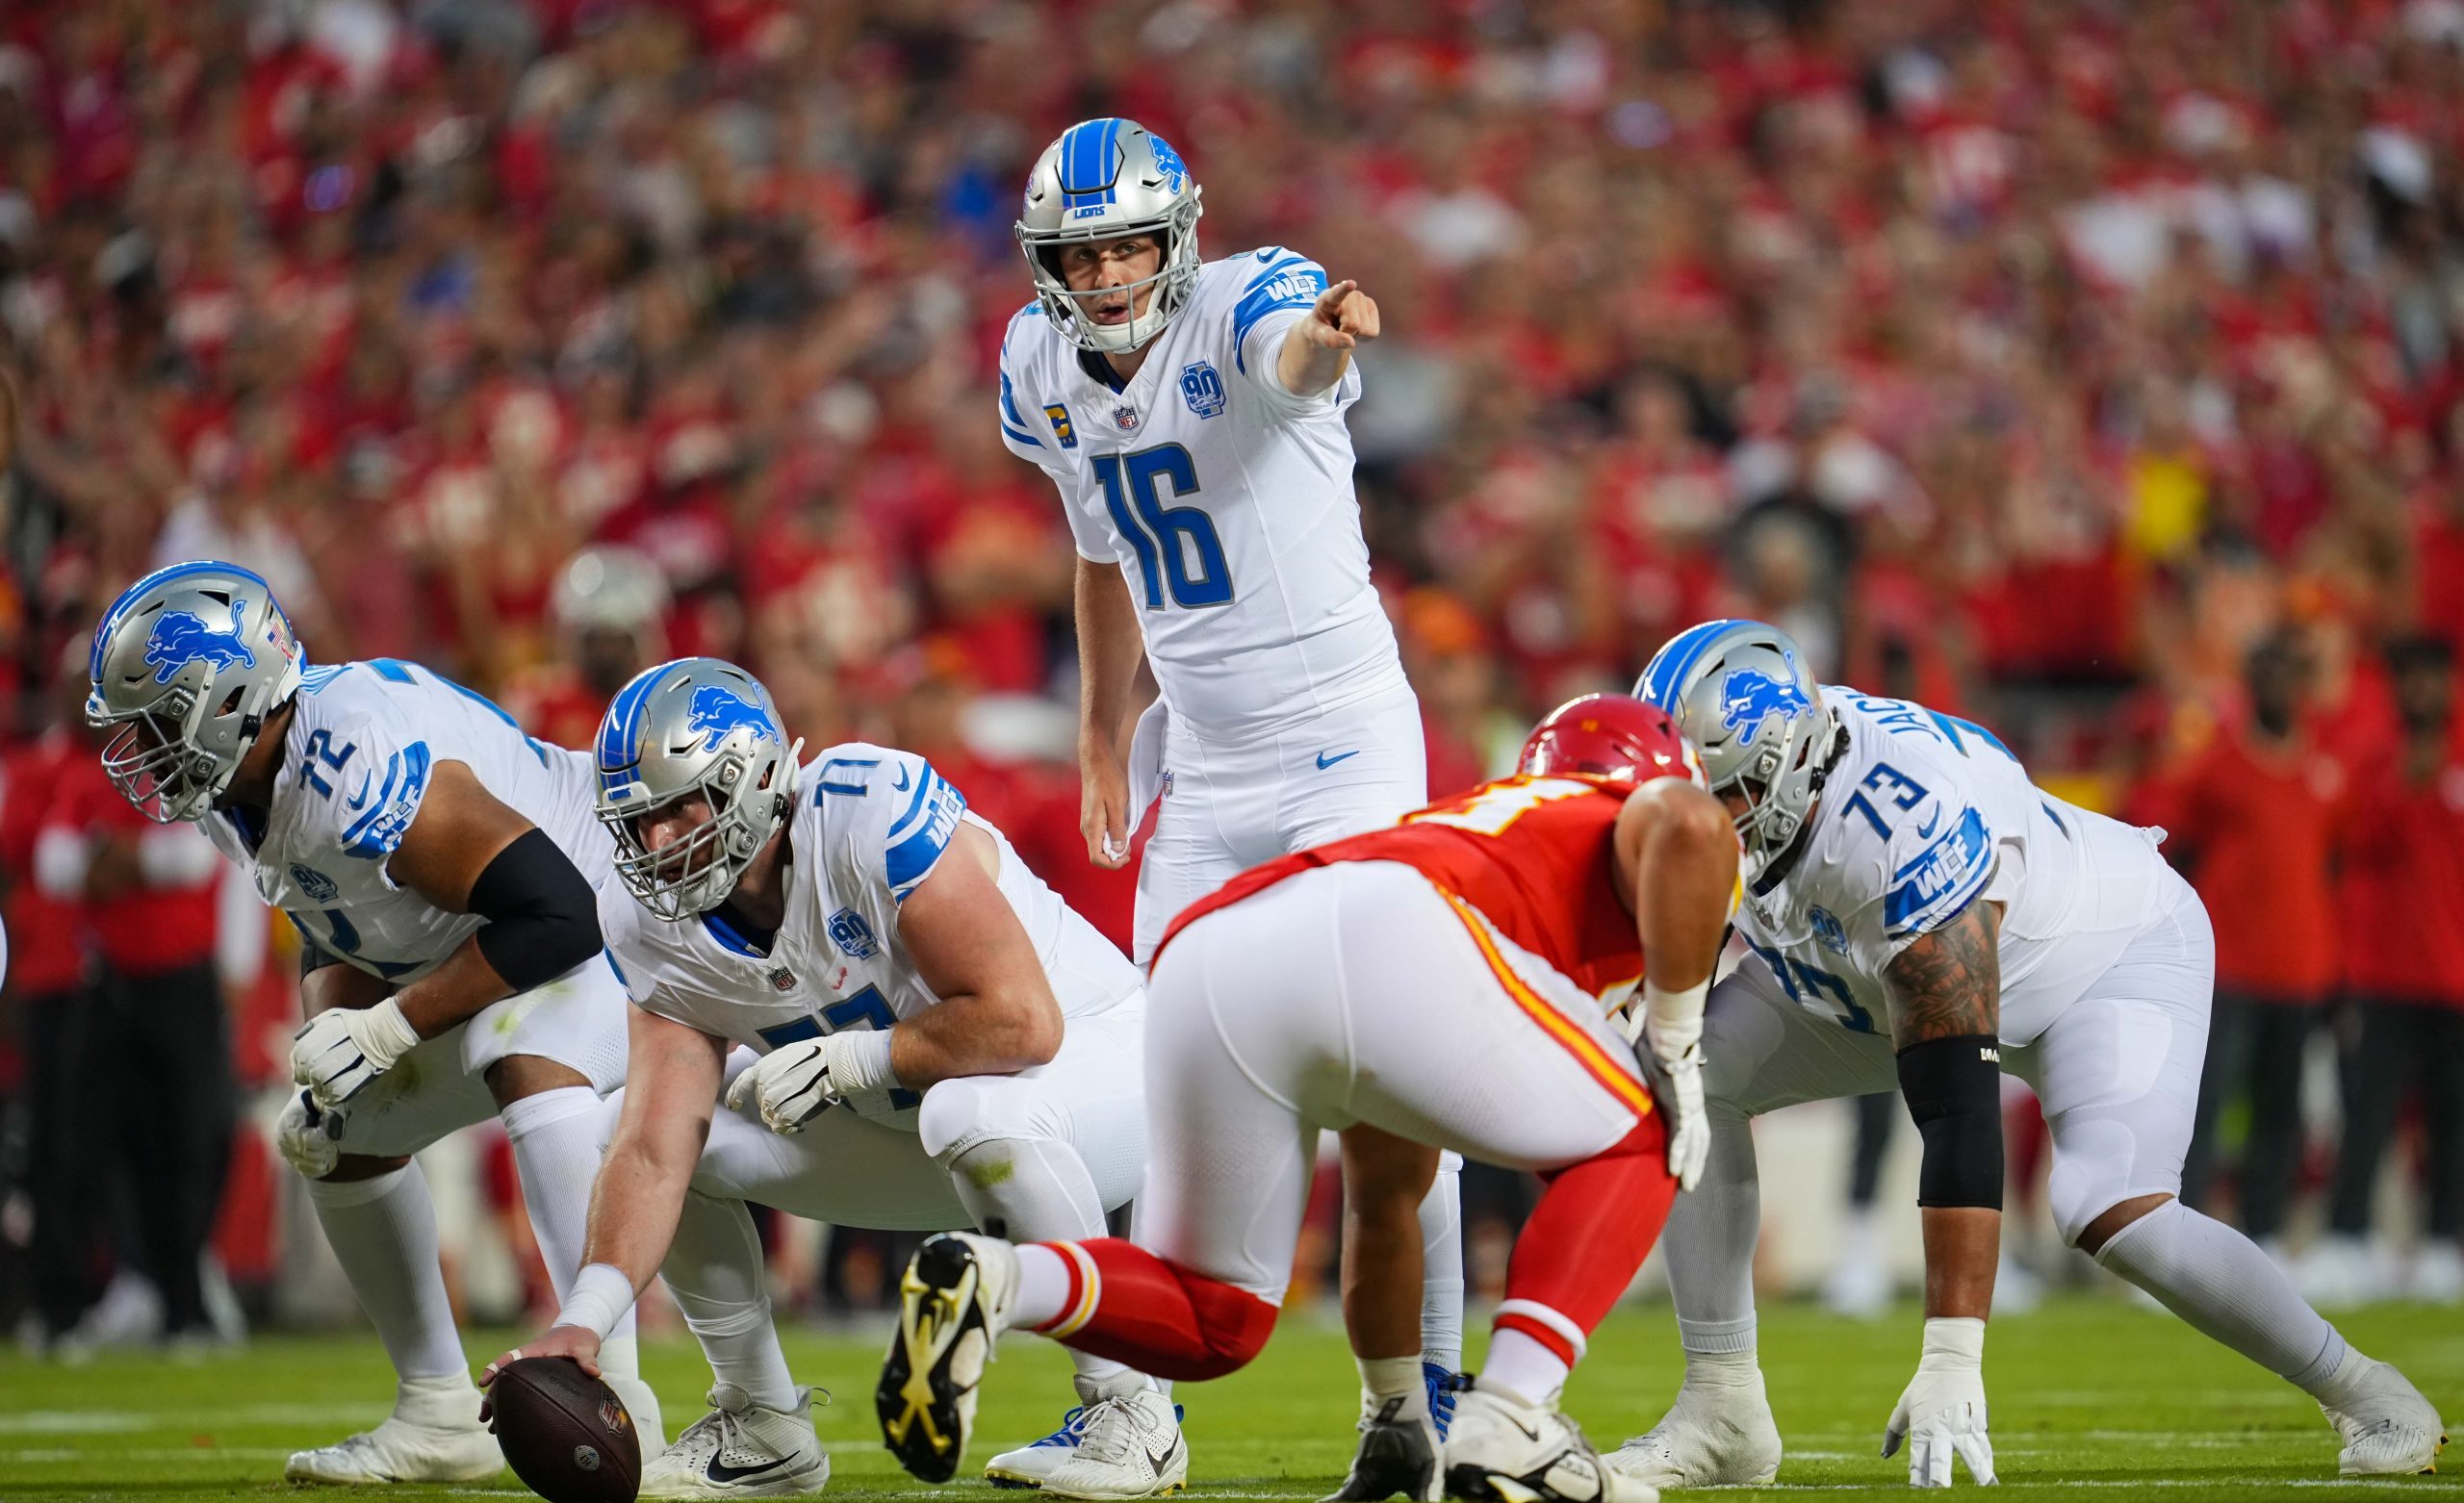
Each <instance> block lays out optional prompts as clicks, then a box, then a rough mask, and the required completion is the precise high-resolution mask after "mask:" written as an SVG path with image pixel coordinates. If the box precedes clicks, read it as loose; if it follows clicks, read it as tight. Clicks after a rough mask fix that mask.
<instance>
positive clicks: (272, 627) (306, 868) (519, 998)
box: [87, 562, 659, 1483]
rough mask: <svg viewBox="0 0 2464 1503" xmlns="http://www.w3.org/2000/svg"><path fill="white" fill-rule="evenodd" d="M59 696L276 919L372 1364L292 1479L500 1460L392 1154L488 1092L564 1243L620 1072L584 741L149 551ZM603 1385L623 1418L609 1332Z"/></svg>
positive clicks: (307, 1109)
mask: <svg viewBox="0 0 2464 1503" xmlns="http://www.w3.org/2000/svg"><path fill="white" fill-rule="evenodd" d="M90 678H91V680H92V688H91V694H90V698H89V700H88V701H87V716H88V718H89V719H90V721H92V722H93V723H94V724H95V725H96V726H107V727H110V728H112V729H113V731H114V732H115V733H114V735H113V737H112V739H111V741H110V742H109V744H108V745H107V746H106V747H105V749H104V752H103V765H104V768H105V770H106V772H108V773H109V774H110V776H111V777H112V780H113V782H114V783H115V784H116V786H117V787H118V788H119V790H120V792H121V793H122V794H123V795H125V796H126V797H127V798H128V799H129V801H130V802H133V803H135V804H136V805H137V807H138V808H139V809H140V810H141V811H142V812H144V813H145V814H147V815H148V816H149V817H151V818H154V819H158V820H164V821H169V820H193V821H196V822H198V824H199V825H200V826H201V827H202V828H203V829H204V831H205V833H206V835H207V836H208V837H209V838H210V839H212V841H213V842H214V844H215V845H216V846H217V847H218V849H219V850H220V851H221V852H222V853H223V854H224V855H225V856H227V857H229V858H230V859H231V860H232V861H233V862H234V863H236V864H237V865H238V866H239V867H240V868H241V869H242V870H243V871H244V872H246V873H247V874H248V876H249V878H250V879H252V880H253V881H254V883H255V885H256V888H257V891H258V893H259V894H260V895H261V896H262V897H263V898H264V899H265V901H266V902H267V904H269V905H271V906H273V907H276V908H279V909H281V910H282V911H283V913H284V914H285V915H286V916H287V917H289V918H290V920H291V921H292V923H293V924H295V925H296V926H297V927H298V929H299V930H300V933H301V935H302V937H303V940H304V942H305V943H304V954H305V955H306V961H305V964H306V966H307V968H308V969H307V973H306V976H305V978H304V979H303V981H302V982H301V985H300V992H301V998H302V1001H303V1002H304V1003H305V1004H306V1006H307V1010H308V1012H309V1013H310V1018H309V1022H308V1024H307V1026H306V1027H305V1028H303V1029H302V1030H301V1031H300V1034H299V1036H298V1038H297V1039H296V1040H295V1045H294V1049H293V1055H292V1067H293V1074H294V1076H295V1079H296V1080H297V1082H298V1083H300V1084H301V1085H302V1086H304V1087H306V1089H304V1090H302V1091H301V1092H300V1094H299V1095H298V1096H297V1097H296V1098H295V1099H294V1100H293V1101H292V1103H291V1104H290V1106H289V1108H287V1109H286V1110H285V1112H284V1114H283V1118H282V1121H281V1123H280V1125H279V1128H278V1130H277V1143H278V1145H279V1147H280V1148H281V1150H282V1153H283V1156H284V1157H285V1158H286V1159H289V1160H290V1162H291V1163H292V1165H293V1166H294V1167H295V1168H296V1169H298V1170H299V1172H300V1173H301V1174H302V1175H303V1176H305V1177H306V1179H307V1181H308V1192H309V1199H310V1203H311V1204H312V1205H313V1206H315V1208H316V1210H317V1216H318V1220H319V1221H320V1223H321V1225H322V1226H323V1228H324V1231H325V1236H326V1238H327V1240H328V1241H330V1242H331V1243H332V1244H333V1248H334V1252H335V1255H336V1257H337V1258H338V1259H339V1260H340V1261H341V1262H342V1265H343V1268H344V1271H345V1272H346V1273H347V1275H348V1276H349V1278H350V1281H351V1286H352V1289H353V1291H354V1292H355V1293H356V1294H357V1295H358V1296H359V1302H360V1306H361V1308H362V1309H363V1310H365V1311H366V1312H368V1315H369V1318H370V1319H371V1320H372V1322H373V1323H374V1324H375V1326H376V1329H377V1334H378V1335H379V1336H380V1337H382V1338H383V1340H384V1343H385V1349H386V1353H387V1355H388V1356H389V1357H391V1358H392V1360H393V1363H394V1366H395V1370H396V1372H397V1374H398V1378H399V1388H398V1395H397V1400H396V1404H395V1409H394V1414H393V1415H392V1416H391V1417H390V1418H388V1419H386V1420H385V1421H384V1422H383V1423H382V1424H380V1425H378V1426H377V1427H376V1428H375V1429H374V1430H372V1431H369V1432H365V1433H363V1434H360V1435H355V1436H352V1437H350V1438H349V1439H346V1440H344V1441H342V1442H340V1443H339V1444H336V1445H331V1446H326V1447H322V1448H321V1449H318V1450H313V1451H303V1452H300V1453H298V1454H297V1455H295V1456H293V1457H292V1458H291V1461H290V1465H288V1466H287V1467H286V1468H285V1475H287V1476H288V1477H290V1478H291V1479H292V1480H294V1481H304V1482H334V1483H372V1482H467V1481H471V1480H474V1479H476V1478H481V1477H488V1476H493V1475H495V1473H496V1472H497V1470H498V1469H499V1467H500V1466H501V1465H502V1458H501V1455H500V1453H499V1452H498V1450H497V1446H496V1442H495V1440H494V1439H493V1438H492V1437H490V1436H489V1435H488V1433H487V1432H486V1430H485V1429H483V1428H482V1427H481V1426H480V1425H479V1423H478V1418H477V1415H478V1394H477V1392H476V1390H475V1389H474V1388H473V1387H472V1384H471V1377H470V1368H469V1365H468V1363H466V1361H465V1360H464V1358H463V1355H462V1348H461V1342H460V1339H459V1337H457V1336H456V1334H455V1331H454V1327H453V1315H452V1311H451V1308H450V1306H449V1304H448V1302H447V1298H446V1290H445V1284H444V1279H443V1275H442V1273H441V1271H440V1268H439V1265H438V1261H437V1239H436V1214H435V1211H434V1210H433V1208H432V1207H431V1206H430V1204H429V1200H428V1193H427V1185H426V1183H425V1182H424V1180H423V1179H422V1178H421V1175H420V1169H419V1166H418V1164H416V1163H415V1162H412V1161H411V1159H410V1156H411V1155H413V1154H415V1153H417V1152H418V1151H419V1150H421V1149H423V1148H425V1147H427V1146H428V1145H429V1144H430V1143H433V1142H435V1141H436V1140H437V1139H439V1138H441V1137H444V1136H445V1135H446V1134H449V1133H451V1132H453V1131H455V1130H456V1129H458V1128H463V1127H467V1126H469V1125H471V1124H472V1123H475V1122H477V1121H479V1120H481V1119H482V1118H485V1117H487V1116H490V1115H496V1116H499V1117H501V1119H502V1120H503V1122H504V1126H505V1133H506V1136H507V1137H508V1138H509V1139H510V1140H511V1142H512V1145H513V1151H514V1159H515V1162H516V1164H517V1166H518V1167H519V1169H520V1173H521V1179H522V1185H523V1192H524V1199H525V1201H526V1205H527V1207H528V1209H529V1211H530V1220H531V1225H532V1228H533V1229H534V1231H535V1232H536V1233H537V1236H538V1239H539V1246H540V1251H541V1253H542V1255H543V1256H544V1258H545V1260H546V1262H547V1264H548V1271H549V1273H550V1275H551V1277H552V1279H553V1280H554V1281H555V1284H556V1286H557V1288H558V1290H559V1291H560V1292H561V1291H562V1290H563V1289H565V1288H566V1287H567V1286H569V1285H570V1283H571V1281H572V1277H573V1274H574V1272H575V1270H576V1269H578V1267H579V1266H580V1253H581V1236H582V1225H583V1217H584V1212H585V1210H586V1205H587V1197H588V1195H589V1192H590V1182H591V1176H592V1174H593V1172H594V1171H595V1170H596V1168H597V1159H598V1143H599V1137H600V1134H601V1119H602V1112H601V1107H600V1098H601V1096H602V1095H603V1094H604V1093H605V1092H607V1091H609V1090H612V1089H613V1088H614V1087H615V1086H616V1085H617V1084H618V1083H620V1082H621V1081H622V1080H623V1079H624V1074H625V1013H626V1007H625V994H624V988H623V985H622V983H621V981H619V980H618V978H617V975H616V972H615V970H614V969H613V968H612V967H611V966H610V965H609V963H608V961H607V959H606V957H605V956H604V955H603V954H602V953H601V943H600V934H599V924H598V915H597V902H596V898H595V895H594V894H593V892H592V884H593V880H594V879H599V878H604V877H605V876H606V875H607V873H608V871H609V863H610V858H611V855H612V847H611V845H610V842H609V840H608V838H607V835H606V833H605V832H604V831H603V830H602V829H600V828H597V825H596V822H595V821H593V820H592V819H591V818H590V788H591V772H590V761H589V758H587V757H586V756H583V755H582V754H580V753H578V752H566V751H562V750H560V749H557V748H552V747H545V746H542V745H540V744H539V743H537V742H535V741H532V740H530V739H528V738H527V737H526V736H524V735H523V734H522V732H521V730H520V729H519V728H517V727H516V726H515V725H514V723H513V721H512V720H511V718H509V717H508V716H506V715H505V714H504V712H503V711H501V710H500V709H498V708H497V707H496V706H495V705H494V704H491V703H489V702H488V701H486V700H483V699H481V698H480V697H479V696H477V695H475V694H473V693H471V692H470V691H468V690H466V689H463V688H462V687H460V686H459V685H457V684H454V683H452V682H450V681H449V680H447V679H444V678H441V677H439V676H437V675H435V674H432V673H430V672H429V671H428V670H426V669H424V668H421V667H418V666H416V665H413V664H409V663H400V662H395V661H393V660H390V659H379V660H376V661H373V662H365V663H345V664H340V665H337V666H332V667H323V668H311V667H308V666H307V663H306V659H305V654H304V653H303V652H302V650H301V649H300V647H299V644H298V641H297V639H296V637H295V635H294V634H293V632H292V629H291V624H290V622H289V620H288V619H287V618H286V617H285V616H284V614H283V612H282V608H281V606H280V605H279V604H278V603H277V602H276V601H275V600H274V599H273V596H272V592H271V591H270V590H269V588H268V587H267V585H266V582H265V581H264V580H263V579H261V578H259V577H258V576H257V575H255V574H253V573H249V572H248V571H247V570H244V569H242V568H239V567H237V566H235V565H230V564H223V563H216V562H198V563H189V564H179V565H174V566H173V567H171V568H168V569H165V570H161V571H159V572H157V573H153V574H149V575H147V576H146V577H145V578H143V579H141V580H139V581H138V582H137V583H136V584H134V585H132V586H130V587H129V589H128V590H127V591H126V592H125V593H123V594H122V595H121V596H120V598H119V599H117V600H116V601H115V602H114V603H113V605H112V607H111V609H110V610H109V611H107V612H106V613H105V614H104V616H103V620H102V624H100V625H99V626H98V627H96V629H95V632H94V647H93V655H92V659H91V664H90ZM609 1358H610V1361H609V1363H608V1367H609V1371H610V1375H611V1381H612V1382H613V1383H614V1384H615V1385H616V1386H617V1388H618V1389H619V1391H620V1392H622V1393H623V1394H624V1396H625V1400H626V1403H627V1406H628V1407H629V1408H630V1409H631V1410H632V1411H633V1414H634V1417H635V1420H636V1422H637V1423H638V1424H640V1426H641V1427H642V1428H643V1429H644V1430H645V1431H647V1432H649V1433H651V1434H654V1435H655V1434H657V1433H658V1429H659V1420H658V1408H657V1403H656V1401H655V1399H654V1398H653V1397H652V1395H651V1392H650V1389H649V1388H646V1387H644V1386H643V1385H642V1384H641V1383H640V1382H639V1380H638V1378H637V1377H636V1376H635V1363H634V1353H633V1340H632V1330H631V1327H630V1325H629V1324H628V1325H626V1326H625V1327H623V1328H622V1329H621V1330H620V1331H619V1332H618V1333H617V1339H616V1340H615V1341H614V1342H613V1343H612V1344H611V1346H610V1349H609Z"/></svg>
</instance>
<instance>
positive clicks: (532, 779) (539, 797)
mask: <svg viewBox="0 0 2464 1503" xmlns="http://www.w3.org/2000/svg"><path fill="white" fill-rule="evenodd" d="M292 703H293V711H292V716H291V728H290V730H289V731H288V732H286V733H285V734H284V737H283V771H282V776H281V779H280V781H278V782H277V783H275V785H274V791H273V801H272V806H271V807H270V808H269V809H268V811H267V815H266V827H265V828H263V829H262V830H259V829H253V828H243V817H242V816H241V815H239V814H238V813H237V812H236V811H232V812H221V813H215V814H209V815H207V816H206V817H205V819H204V820H203V821H202V822H201V823H202V824H203V827H204V829H205V833H206V835H207V837H208V838H209V839H211V840H212V841H213V842H214V843H215V845H216V846H217V847H218V848H219V849H220V850H221V852H222V853H223V854H224V855H226V856H228V857H230V858H231V859H232V860H233V861H235V862H237V863H239V865H240V867H241V869H242V870H243V871H245V872H246V873H247V874H248V875H249V877H250V878H251V879H253V880H254V881H255V883H256V887H257V892H258V894H259V895H260V896H261V897H263V898H264V899H265V901H266V902H267V903H268V904H271V905H272V906H274V907H277V908H280V909H281V910H282V911H283V913H284V914H285V915H286V916H287V917H289V918H290V920H291V922H292V923H293V924H295V925H296V926H298V928H299V931H300V933H301V934H302V935H303V936H304V937H305V938H306V939H307V940H308V942H309V943H311V944H314V945H315V946H316V947H317V948H318V949H320V950H322V951H324V952H325V953H326V954H328V955H332V956H334V957H335V958H336V959H339V960H342V961H345V962H346V963H347V964H350V965H354V966H357V967H358V968H359V969H361V970H363V971H366V972H369V973H370V974H371V975H374V976H381V977H384V978H386V979H387V980H389V981H417V980H418V979H419V978H421V977H423V976H424V975H426V974H427V973H428V972H429V971H431V970H433V969H435V967H436V966H437V965H438V964H439V963H440V962H441V961H443V960H444V959H445V958H446V957H447V956H448V955H451V954H453V952H454V951H455V950H456V949H458V948H460V946H461V944H462V941H464V940H465V939H468V938H470V937H471V935H472V934H473V933H474V932H475V931H476V930H478V928H479V926H480V925H482V924H484V923H486V922H487V921H486V920H485V919H482V918H480V917H478V916H477V915H475V914H470V913H449V912H447V911H446V910H444V909H443V908H440V907H438V906H436V905H435V904H432V903H430V902H428V901H427V900H426V899H425V898H423V897H421V896H420V895H419V894H418V893H416V892H414V891H412V890H411V889H409V888H407V887H402V886H398V885H397V884H396V883H395V881H394V879H393V878H392V876H391V875H389V874H388V873H387V872H386V870H385V863H386V860H387V858H389V857H390V856H392V855H393V853H394V849H395V847H397V846H398V845H400V844H401V843H402V836H403V834H404V833H405V832H407V831H408V830H409V829H410V828H411V821H412V819H413V818H414V817H415V816H417V815H418V813H419V811H420V802H421V800H422V799H423V798H424V797H425V795H426V793H427V787H428V782H429V779H430V777H432V776H433V775H434V772H435V769H436V766H437V764H438V763H440V762H460V763H462V764H463V765H464V766H466V767H468V768H470V769H471V772H472V775H473V776H474V777H477V778H478V780H479V783H480V785H481V786H482V787H484V788H486V789H487V790H488V792H490V793H492V794H494V795H495V796H496V797H497V798H498V799H499V800H501V801H502V802H504V803H505V804H506V806H508V807H510V808H511V809H512V810H513V811H514V812H515V813H517V814H520V815H521V816H522V817H523V818H525V819H526V820H528V821H530V823H531V824H533V825H536V826H538V827H539V828H541V829H543V830H546V831H547V832H548V838H549V839H551V840H552V841H554V842H555V843H556V847H557V849H558V850H561V851H562V852H564V853H565V854H566V856H567V857H568V858H570V859H571V860H572V861H573V863H574V865H575V866H577V867H579V868H580V869H581V874H582V876H583V877H584V878H586V879H589V880H590V881H591V882H592V883H593V884H594V885H596V884H598V883H600V882H603V881H604V880H605V879H607V878H608V876H609V875H610V874H611V873H612V871H613V869H614V854H615V847H614V843H613V842H612V841H610V840H609V838H608V835H607V831H606V830H605V829H604V828H602V827H601V826H600V823H599V821H598V820H597V819H596V818H595V817H594V816H593V814H592V802H591V801H592V798H593V793H592V788H593V781H592V776H591V765H590V758H589V757H588V756H586V755H584V754H583V753H581V752H568V751H566V750H564V749H563V748H561V747H552V746H547V745H544V744H542V743H540V742H537V741H534V740H532V739H531V738H530V737H528V736H526V735H524V734H523V733H522V728H521V727H520V726H516V725H515V724H514V721H513V717H512V716H510V715H507V714H506V713H505V712H504V711H502V710H501V709H499V708H497V706H496V705H495V704H493V703H491V702H490V701H488V700H486V699H485V698H483V697H481V696H480V695H477V694H475V693H473V692H472V691H471V690H469V689H465V688H463V687H462V686H461V685H460V684H457V683H455V682H453V681H452V680H451V679H449V678H445V677H441V676H439V675H436V674H434V673H431V672H429V671H428V670H427V669H425V668H423V667H421V666H419V665H418V664H416V663H402V662H397V661H395V660H394V659H392V658H377V659H374V660H373V661H371V662H365V663H341V664H336V665H334V666H331V667H325V668H312V669H309V670H308V671H307V673H306V674H305V675H303V676H302V677H301V679H300V681H299V693H298V695H297V697H296V698H295V699H294V700H293V701H292Z"/></svg>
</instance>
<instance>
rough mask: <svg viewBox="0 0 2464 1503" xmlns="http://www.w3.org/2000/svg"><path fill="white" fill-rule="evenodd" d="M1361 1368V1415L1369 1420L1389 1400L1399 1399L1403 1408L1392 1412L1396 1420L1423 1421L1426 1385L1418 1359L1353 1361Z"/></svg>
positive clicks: (1425, 1407) (1383, 1358)
mask: <svg viewBox="0 0 2464 1503" xmlns="http://www.w3.org/2000/svg"><path fill="white" fill-rule="evenodd" d="M1352 1361H1353V1362H1354V1363H1356V1364H1358V1366H1359V1368H1360V1413H1361V1417H1363V1418H1369V1417H1371V1416H1373V1415H1374V1414H1377V1412H1378V1411H1380V1410H1382V1409H1384V1408H1385V1407H1386V1403H1387V1401H1388V1400H1390V1399H1400V1400H1402V1401H1403V1403H1402V1407H1401V1408H1400V1409H1398V1410H1397V1411H1396V1412H1395V1414H1396V1417H1397V1418H1399V1419H1426V1418H1428V1417H1429V1413H1428V1383H1427V1381H1426V1380H1425V1379H1424V1378H1423V1377H1422V1376H1421V1360H1420V1359H1419V1358H1418V1357H1359V1356H1355V1357H1353V1359H1352Z"/></svg>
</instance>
